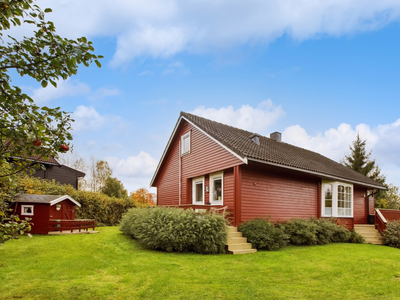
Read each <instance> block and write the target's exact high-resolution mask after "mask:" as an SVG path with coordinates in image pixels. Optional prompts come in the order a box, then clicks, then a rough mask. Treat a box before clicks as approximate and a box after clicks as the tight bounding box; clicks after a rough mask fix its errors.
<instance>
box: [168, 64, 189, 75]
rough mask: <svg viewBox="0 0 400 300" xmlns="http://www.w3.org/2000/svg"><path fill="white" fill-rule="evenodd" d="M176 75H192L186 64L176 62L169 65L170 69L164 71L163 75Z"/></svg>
mask: <svg viewBox="0 0 400 300" xmlns="http://www.w3.org/2000/svg"><path fill="white" fill-rule="evenodd" d="M174 73H180V74H183V75H188V74H190V71H189V69H188V68H186V67H185V64H184V63H183V62H181V61H176V62H173V63H170V64H169V65H168V67H167V68H166V69H165V70H164V72H163V75H168V74H174Z"/></svg>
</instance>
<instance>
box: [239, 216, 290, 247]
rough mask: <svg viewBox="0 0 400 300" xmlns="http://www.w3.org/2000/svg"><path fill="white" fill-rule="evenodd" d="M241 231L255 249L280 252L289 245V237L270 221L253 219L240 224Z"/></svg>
mask: <svg viewBox="0 0 400 300" xmlns="http://www.w3.org/2000/svg"><path fill="white" fill-rule="evenodd" d="M239 231H240V232H241V233H243V235H244V236H245V237H246V238H247V241H248V242H249V243H251V245H252V246H253V248H256V249H265V250H268V251H274V250H278V249H280V248H282V247H284V246H286V245H287V244H288V243H289V236H288V235H287V234H285V232H284V231H283V230H282V229H280V228H276V227H275V226H274V224H271V223H270V222H269V220H268V219H261V218H259V219H252V220H249V221H247V222H244V223H242V224H240V226H239Z"/></svg>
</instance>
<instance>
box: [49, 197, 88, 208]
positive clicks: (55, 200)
mask: <svg viewBox="0 0 400 300" xmlns="http://www.w3.org/2000/svg"><path fill="white" fill-rule="evenodd" d="M67 199H68V200H70V201H71V202H73V203H75V204H76V205H77V206H79V207H81V204H80V203H79V202H78V201H75V200H74V199H72V198H71V197H70V196H68V195H64V196H61V197H60V198H57V199H54V200H53V201H50V206H52V205H54V204H57V203H59V202H61V201H64V200H67Z"/></svg>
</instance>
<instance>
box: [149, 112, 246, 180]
mask: <svg viewBox="0 0 400 300" xmlns="http://www.w3.org/2000/svg"><path fill="white" fill-rule="evenodd" d="M182 120H185V121H186V122H188V123H189V124H191V125H192V126H194V127H195V128H196V129H198V130H199V131H200V132H202V133H203V134H205V135H206V136H208V137H209V138H210V139H212V140H213V141H214V142H216V143H217V144H218V145H220V146H221V147H222V148H224V149H225V150H227V151H228V152H229V153H231V154H233V155H234V156H236V157H237V158H238V159H239V160H241V161H242V162H243V163H245V164H247V157H241V156H240V155H238V154H237V153H235V152H233V151H232V150H231V149H229V148H228V147H226V146H225V145H223V144H222V143H221V142H219V141H217V140H216V139H214V138H213V137H212V136H210V135H209V134H208V133H206V132H205V131H203V130H202V129H200V128H199V127H198V126H196V125H195V124H193V123H192V122H191V121H189V120H188V119H186V118H185V117H184V116H180V117H179V120H178V122H177V123H176V125H175V128H174V130H173V131H172V134H171V136H170V138H169V140H168V144H167V146H166V147H165V149H164V152H163V154H162V156H161V159H160V161H159V163H158V166H157V169H156V171H155V173H154V175H153V178H152V179H151V182H150V186H153V184H154V181H155V179H156V177H157V174H158V172H159V171H160V167H161V165H162V163H163V161H164V158H165V156H166V154H167V152H168V149H169V147H170V146H171V143H172V140H173V139H174V137H175V134H176V131H177V130H178V127H179V125H180V124H181V122H182ZM179 155H181V154H180V153H179Z"/></svg>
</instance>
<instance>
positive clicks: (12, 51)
mask: <svg viewBox="0 0 400 300" xmlns="http://www.w3.org/2000/svg"><path fill="white" fill-rule="evenodd" d="M33 3H34V0H2V1H0V40H1V43H0V168H1V171H0V178H2V181H1V182H0V184H1V185H2V186H1V188H2V192H1V196H0V212H1V213H0V215H1V217H0V218H1V222H0V223H1V226H2V228H6V229H5V230H3V231H2V236H3V241H5V240H7V239H9V238H12V237H15V235H16V234H22V233H24V232H25V231H26V230H28V229H29V224H28V225H27V224H26V223H25V222H20V221H19V219H18V216H13V215H10V213H9V211H7V204H8V203H9V201H12V196H13V194H12V193H11V194H7V192H5V191H7V189H10V190H13V186H14V185H15V181H16V180H17V179H16V178H17V176H16V175H15V174H17V173H20V172H26V171H27V170H29V169H30V168H31V167H32V166H33V165H35V164H36V162H37V160H39V159H41V158H47V157H49V156H54V157H56V156H57V154H58V153H60V152H65V151H68V150H69V145H68V141H69V140H71V139H72V136H71V134H70V133H69V130H70V129H71V123H72V122H73V120H72V119H71V116H70V114H68V113H66V112H64V111H62V110H61V109H60V108H59V107H57V108H49V107H46V106H44V107H39V106H37V105H36V104H35V102H34V100H33V99H32V98H31V97H29V96H28V95H27V94H26V93H23V92H22V89H21V88H20V87H18V86H15V85H12V84H11V82H12V78H11V74H19V75H20V76H28V77H31V78H33V79H34V80H36V81H38V82H40V84H41V85H42V87H43V88H45V87H46V86H47V85H48V84H49V83H50V84H51V85H53V86H54V87H57V81H58V80H61V79H63V80H66V79H67V78H68V77H70V76H72V75H75V74H76V73H77V70H78V65H80V64H83V65H85V66H89V64H90V63H91V62H93V61H94V62H95V63H96V64H97V66H99V67H100V66H101V65H100V63H99V61H98V59H99V58H102V56H97V55H95V54H93V51H94V48H93V46H92V42H90V41H88V40H87V39H86V38H85V37H81V38H78V39H76V40H71V39H66V38H62V37H60V36H59V35H57V34H56V29H55V26H54V24H53V22H51V21H46V20H45V14H46V13H50V12H51V9H50V8H46V9H45V10H42V9H41V8H40V7H39V6H37V5H34V4H33ZM22 24H24V25H25V26H28V27H30V28H32V29H33V32H32V34H31V36H29V37H26V36H25V37H23V38H22V39H17V38H15V37H13V36H11V35H7V36H4V32H5V31H6V30H9V29H11V28H12V27H15V26H21V25H22ZM13 159H17V160H16V161H15V163H14V164H13V165H12V166H11V165H10V164H8V162H9V161H12V160H13ZM14 192H17V191H16V190H14ZM0 243H1V242H0Z"/></svg>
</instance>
